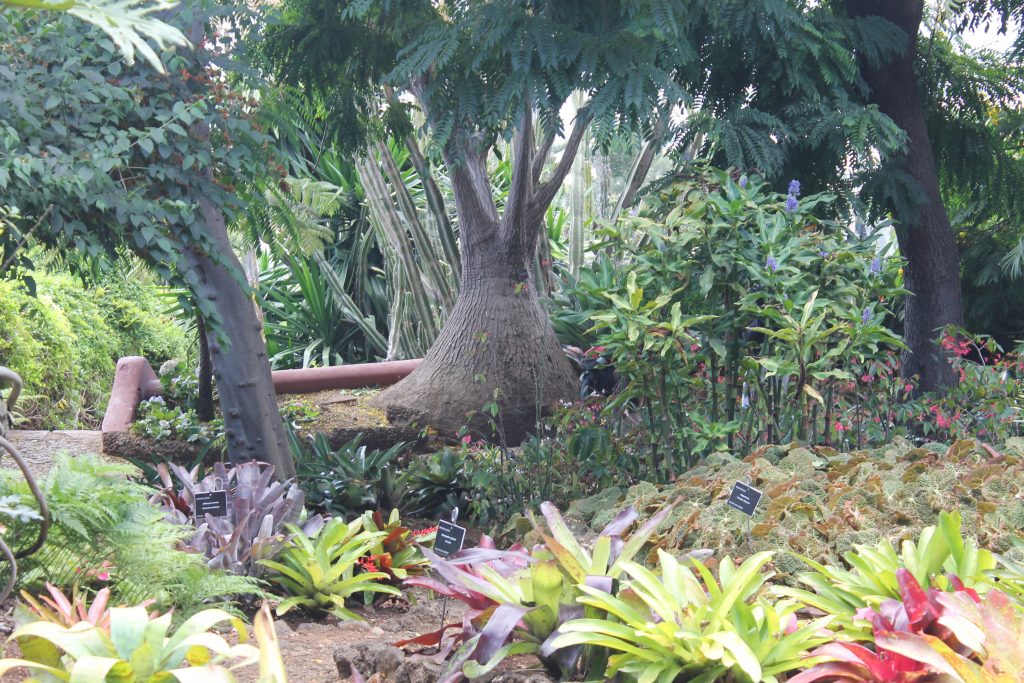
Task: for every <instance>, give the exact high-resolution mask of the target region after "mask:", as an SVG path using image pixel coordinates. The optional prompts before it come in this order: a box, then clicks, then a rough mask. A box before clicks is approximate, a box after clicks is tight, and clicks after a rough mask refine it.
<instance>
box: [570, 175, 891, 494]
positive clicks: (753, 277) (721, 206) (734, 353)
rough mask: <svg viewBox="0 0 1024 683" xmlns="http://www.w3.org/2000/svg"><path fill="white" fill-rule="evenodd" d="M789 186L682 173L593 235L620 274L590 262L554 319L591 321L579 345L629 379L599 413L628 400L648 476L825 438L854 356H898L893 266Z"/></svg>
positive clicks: (825, 201) (826, 199)
mask: <svg viewBox="0 0 1024 683" xmlns="http://www.w3.org/2000/svg"><path fill="white" fill-rule="evenodd" d="M794 189H795V192H794V193H792V194H791V195H790V196H788V197H787V196H785V195H782V194H778V193H773V192H771V191H770V188H769V186H768V185H767V184H766V183H765V181H764V180H763V179H761V178H760V177H758V176H756V175H744V176H739V174H736V173H727V172H721V171H711V170H708V169H706V168H701V167H699V166H695V167H694V168H693V173H692V174H687V175H681V176H677V177H676V178H675V179H674V180H673V182H671V183H669V184H666V185H665V186H664V187H663V188H662V189H661V190H660V191H658V192H657V193H654V194H652V195H651V196H650V197H649V198H648V200H647V202H646V205H645V209H644V210H643V211H642V213H641V216H640V217H638V218H636V219H633V220H624V221H621V222H620V224H619V225H618V226H616V227H614V228H605V229H603V230H602V231H601V234H602V235H603V236H604V238H605V239H604V240H603V241H602V242H598V243H596V244H594V245H593V247H592V249H593V250H594V252H595V253H600V252H602V251H610V253H613V254H614V258H615V259H616V261H617V262H620V263H621V262H626V263H630V264H631V267H630V268H614V267H613V264H612V263H611V262H610V260H609V259H608V258H607V257H598V258H599V261H598V263H599V264H600V265H599V268H598V275H593V276H589V277H581V278H580V279H579V280H578V281H576V282H575V283H574V284H575V286H574V289H572V290H570V291H569V293H568V296H569V297H571V298H572V299H573V300H574V306H573V308H572V309H570V310H568V311H564V312H563V311H558V310H556V311H554V312H553V317H554V318H555V320H556V321H558V324H559V326H560V328H561V329H562V330H570V329H573V328H575V329H577V330H579V329H580V327H582V326H583V325H585V324H590V325H592V327H591V328H590V330H584V334H591V335H593V337H591V338H592V339H593V341H594V343H595V344H596V345H597V346H598V347H599V349H600V352H601V353H603V354H605V355H606V357H608V358H609V359H610V361H611V362H612V363H613V364H614V366H615V371H616V373H617V374H618V375H619V376H621V377H622V378H623V379H624V380H626V381H627V382H628V386H627V388H626V389H625V391H623V392H622V393H621V394H620V395H619V396H617V397H616V399H615V401H614V402H612V403H611V404H610V410H612V411H615V410H619V409H620V408H622V409H626V406H627V403H629V402H635V406H634V407H633V408H632V409H631V411H630V412H632V413H633V415H634V416H635V419H637V420H639V421H640V426H641V428H642V431H643V432H644V433H646V434H647V438H648V443H647V444H645V445H644V450H645V451H646V452H645V459H646V463H645V465H646V467H645V468H644V469H643V470H642V476H644V477H645V478H647V479H650V480H662V481H663V480H666V479H668V478H671V477H672V476H674V475H675V474H677V473H678V472H680V471H681V470H682V469H684V468H685V467H687V466H690V465H693V464H694V463H695V462H696V461H697V460H698V459H699V458H700V457H702V456H703V455H706V454H707V453H709V452H713V451H716V450H728V449H730V448H739V449H742V450H744V451H748V450H750V449H752V448H753V447H754V446H755V445H757V444H759V443H775V442H786V441H790V440H792V439H800V440H805V439H814V438H815V437H816V436H817V435H823V436H824V437H825V438H826V439H827V438H828V434H829V431H830V430H831V429H832V424H831V422H833V421H834V420H831V419H830V417H831V416H833V415H834V414H836V413H835V412H833V411H834V410H836V409H835V408H834V404H835V403H836V394H837V389H838V388H839V387H840V386H841V385H842V384H843V383H845V382H848V381H850V380H852V379H854V375H853V372H852V369H853V368H852V366H851V359H855V358H860V359H870V358H878V357H881V354H882V352H883V351H885V350H886V349H887V348H888V349H893V348H898V347H900V346H901V342H900V340H899V338H898V337H897V336H896V335H894V334H893V333H892V332H890V331H889V330H888V329H887V327H886V326H885V324H884V323H885V320H886V316H887V315H889V314H891V311H890V310H889V308H888V306H889V305H890V303H889V302H892V301H893V300H894V299H895V298H896V297H897V296H899V295H901V294H902V291H903V290H902V289H901V288H900V287H899V273H898V271H899V261H898V260H897V259H893V258H886V257H885V255H884V254H882V253H880V252H879V249H878V244H877V242H878V240H877V239H863V240H862V239H856V238H854V237H853V236H851V235H849V234H848V232H847V231H846V230H845V228H843V227H842V226H841V225H840V224H839V223H838V222H836V221H834V220H829V219H828V218H826V217H824V216H827V215H829V214H831V213H832V212H833V210H834V206H833V204H834V199H835V198H834V197H832V196H829V195H815V196H812V197H807V198H804V199H801V200H798V199H797V197H796V195H798V194H799V192H800V191H799V183H795V187H794ZM584 302H585V303H584ZM676 406H678V407H676ZM840 410H841V408H840Z"/></svg>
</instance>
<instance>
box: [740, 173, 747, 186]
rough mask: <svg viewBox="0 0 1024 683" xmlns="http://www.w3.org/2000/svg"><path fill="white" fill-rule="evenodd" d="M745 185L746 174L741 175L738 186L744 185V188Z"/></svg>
mask: <svg viewBox="0 0 1024 683" xmlns="http://www.w3.org/2000/svg"><path fill="white" fill-rule="evenodd" d="M746 186H747V176H743V177H741V178H740V187H744V188H745V187H746Z"/></svg>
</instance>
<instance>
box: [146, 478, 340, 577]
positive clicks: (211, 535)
mask: <svg viewBox="0 0 1024 683" xmlns="http://www.w3.org/2000/svg"><path fill="white" fill-rule="evenodd" d="M157 471H158V472H159V474H160V479H161V481H162V482H163V484H164V489H163V490H162V491H161V492H160V493H158V494H156V495H155V496H153V498H152V499H151V502H153V503H156V504H158V505H160V506H162V508H163V509H164V511H165V513H166V518H167V519H168V520H169V521H172V522H176V523H178V524H189V523H191V522H192V520H193V517H194V516H195V513H194V510H195V494H196V493H201V492H208V491H218V490H226V491H227V492H228V494H227V513H228V514H227V516H225V517H214V516H212V515H210V514H207V515H205V516H204V517H203V518H202V519H198V520H195V521H196V532H195V534H194V535H193V536H192V537H191V538H190V539H188V540H187V541H186V542H185V546H186V549H187V550H190V551H194V552H198V553H202V554H203V555H205V556H206V557H207V558H209V562H208V564H209V565H210V567H211V568H217V569H223V570H225V571H228V572H231V573H234V574H241V575H245V576H259V575H260V574H261V573H262V572H263V571H264V570H263V567H262V565H260V564H259V561H260V560H269V559H272V558H274V557H275V556H276V555H277V554H278V553H279V552H280V551H281V549H282V548H283V547H284V545H285V543H286V542H287V541H288V539H289V537H290V535H291V534H292V533H303V534H306V535H307V536H308V535H311V534H315V533H316V532H317V531H318V530H319V529H320V527H322V526H323V524H324V520H323V518H322V517H321V516H320V515H312V516H310V517H308V518H306V519H305V520H304V521H302V517H303V504H304V502H305V495H304V494H303V492H302V489H301V488H299V486H298V485H296V484H295V483H294V482H290V481H289V482H284V483H282V482H278V481H274V479H273V475H274V468H273V466H271V465H267V464H266V463H261V462H256V461H253V462H247V463H243V464H241V465H237V466H235V467H232V468H231V469H228V468H227V467H225V466H224V465H223V464H222V463H217V464H216V465H214V466H213V470H212V471H211V472H209V473H208V474H206V476H204V477H203V478H202V479H198V478H197V477H198V472H199V470H198V467H197V468H193V469H192V470H186V469H185V468H184V467H181V466H179V465H175V464H161V465H159V466H158V467H157ZM172 473H173V474H174V479H176V480H177V484H178V487H180V488H178V487H176V486H175V481H174V479H172V477H171V474H172ZM289 527H292V528H294V529H295V530H297V531H289V530H288V529H289Z"/></svg>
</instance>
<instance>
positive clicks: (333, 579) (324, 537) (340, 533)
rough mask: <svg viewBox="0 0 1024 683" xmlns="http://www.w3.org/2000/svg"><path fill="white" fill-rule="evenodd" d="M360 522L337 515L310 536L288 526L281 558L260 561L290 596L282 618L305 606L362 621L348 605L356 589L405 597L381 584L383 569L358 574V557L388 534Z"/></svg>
mask: <svg viewBox="0 0 1024 683" xmlns="http://www.w3.org/2000/svg"><path fill="white" fill-rule="evenodd" d="M362 522H363V521H362V519H361V518H360V519H356V520H354V521H353V522H352V523H351V524H346V523H345V521H344V520H342V519H340V518H337V517H335V518H334V519H332V520H330V521H329V522H327V524H325V525H324V526H323V528H321V529H320V530H319V531H317V532H315V533H314V534H313V535H312V536H307V535H306V534H304V533H302V531H301V530H300V529H299V528H298V527H295V526H289V530H290V531H291V533H292V536H291V539H290V540H289V541H288V542H287V543H286V544H285V547H284V549H283V550H282V551H281V552H280V554H279V555H278V561H274V560H260V561H259V562H260V564H261V565H263V566H264V567H267V568H268V569H271V570H272V573H271V574H270V575H269V576H268V577H267V578H268V579H269V581H270V582H271V583H273V584H275V585H277V586H278V587H280V588H281V589H282V590H284V592H285V593H286V594H287V595H289V596H290V597H288V598H287V599H285V600H284V601H282V602H281V603H280V604H279V605H278V606H277V614H278V615H279V616H280V615H282V614H285V613H287V612H288V611H289V610H291V609H293V608H295V607H303V608H306V609H311V610H324V611H327V612H330V613H331V614H333V615H334V616H336V617H337V618H338V619H356V620H358V619H359V618H360V617H359V616H358V615H357V614H356V613H355V612H352V611H351V610H349V609H348V608H347V607H346V601H347V600H348V599H349V598H350V597H351V596H353V595H355V594H356V593H367V592H370V593H386V594H389V595H401V591H399V590H398V589H397V588H395V587H394V586H388V585H385V584H382V583H379V582H380V581H386V580H387V579H388V575H387V574H385V573H384V572H379V571H368V572H363V573H357V572H356V569H357V568H358V561H359V559H360V558H361V557H363V556H365V555H367V554H368V553H369V552H370V551H371V550H372V549H373V547H374V545H376V544H377V543H378V542H379V541H380V540H381V539H383V538H385V537H386V536H387V535H388V534H387V532H384V531H367V530H365V529H363V523H362Z"/></svg>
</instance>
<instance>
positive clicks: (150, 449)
mask: <svg viewBox="0 0 1024 683" xmlns="http://www.w3.org/2000/svg"><path fill="white" fill-rule="evenodd" d="M380 391H381V389H380V388H376V389H330V390H325V391H318V392H314V393H308V394H282V395H279V396H278V397H277V402H278V405H279V406H280V407H281V410H282V414H283V415H284V416H285V419H286V420H288V421H290V422H291V423H292V424H294V425H295V426H296V430H297V431H298V433H299V434H300V435H302V436H307V435H314V434H318V433H319V434H323V435H324V436H325V437H326V438H327V440H328V441H329V442H330V444H331V446H332V447H333V448H339V447H341V446H343V445H344V444H346V443H348V442H349V441H352V440H353V439H354V438H356V436H357V435H359V434H362V435H363V439H362V444H363V445H365V446H366V447H367V448H369V449H371V450H372V449H381V450H386V449H388V448H390V447H392V446H394V445H395V444H396V443H399V442H405V443H409V444H413V445H414V447H415V448H423V447H424V446H426V443H427V439H426V437H425V435H424V434H422V433H421V432H420V430H417V429H414V428H412V427H401V426H396V425H392V424H390V423H389V422H388V420H387V416H386V415H385V414H384V411H382V410H379V409H377V408H374V407H372V406H371V405H369V401H370V400H371V399H372V398H373V397H374V396H375V395H376V394H377V393H379V392H380ZM103 452H104V453H106V454H107V455H113V456H117V457H120V458H125V459H128V460H138V461H141V462H149V463H154V464H155V463H159V462H175V463H178V464H180V465H187V466H188V465H191V464H193V463H195V462H196V461H197V460H199V458H200V457H202V459H203V460H204V461H207V462H212V461H215V460H219V459H220V458H221V457H222V455H223V449H221V448H219V447H217V446H216V445H215V446H213V447H210V448H207V446H206V444H205V443H203V442H201V441H194V442H189V441H185V440H182V439H175V438H173V437H171V438H156V439H155V438H150V437H146V436H143V435H140V434H138V433H136V432H135V431H131V430H129V431H123V432H105V433H104V434H103Z"/></svg>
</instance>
